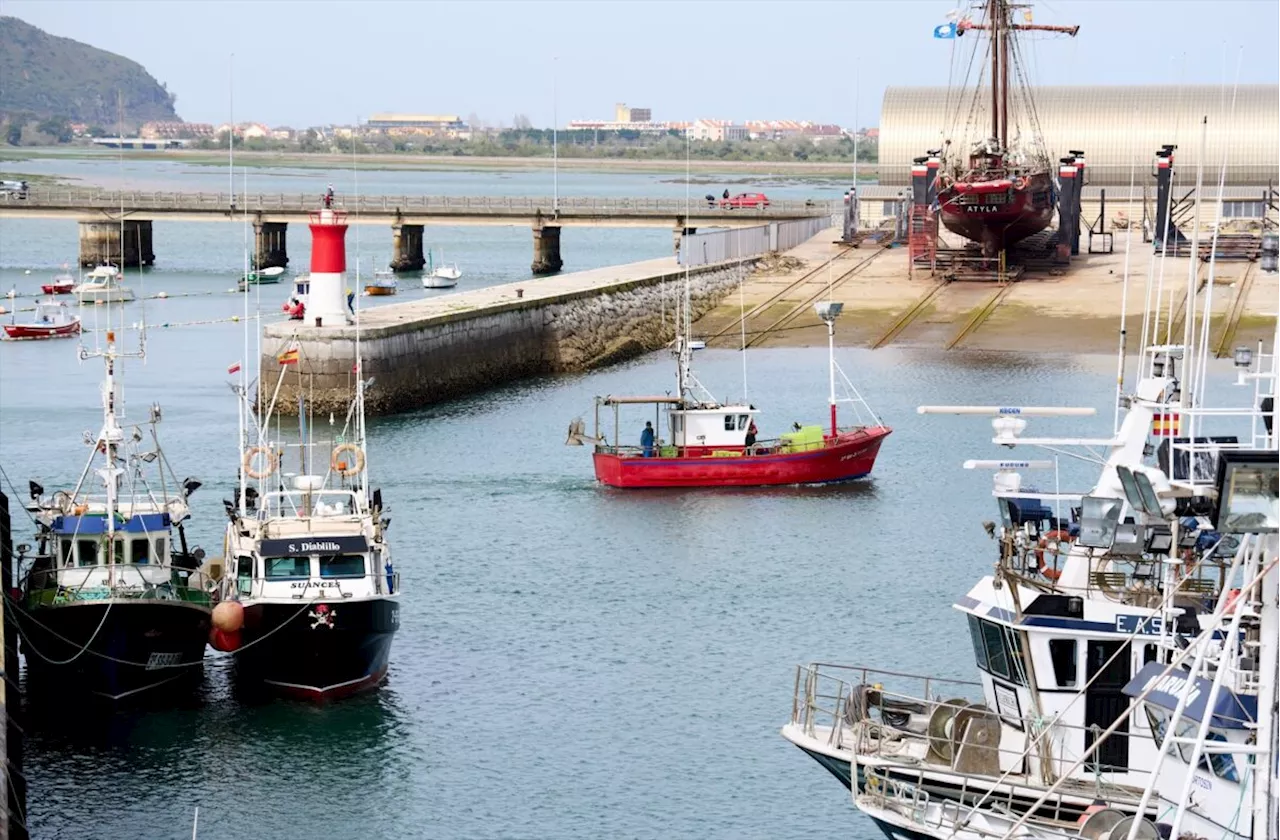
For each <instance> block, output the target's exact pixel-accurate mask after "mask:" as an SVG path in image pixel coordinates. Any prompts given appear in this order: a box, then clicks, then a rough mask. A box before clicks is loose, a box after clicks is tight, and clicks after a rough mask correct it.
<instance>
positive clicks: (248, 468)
mask: <svg viewBox="0 0 1280 840" xmlns="http://www.w3.org/2000/svg"><path fill="white" fill-rule="evenodd" d="M259 455H263V456H265V457H266V459H267V463H266V466H264V467H263V468H262V469H260V470H255V469H254V468H253V462H254V459H255V458H257V457H258V456H259ZM240 465H241V466H242V467H243V468H244V474H245V475H247V476H249V477H250V478H266V477H267V476H269V475H271V474H272V473H273V472H275V471H276V468H277V467H279V466H280V459H279V458H278V457H277V456H276V453H275V450H273V449H272V448H271V447H269V446H251V447H249V448H248V449H246V450H245V451H244V460H243V461H242V462H241V464H240Z"/></svg>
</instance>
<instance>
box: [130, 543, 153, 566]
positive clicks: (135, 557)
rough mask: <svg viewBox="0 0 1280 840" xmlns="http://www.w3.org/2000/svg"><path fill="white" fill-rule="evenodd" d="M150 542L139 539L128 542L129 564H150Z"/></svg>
mask: <svg viewBox="0 0 1280 840" xmlns="http://www.w3.org/2000/svg"><path fill="white" fill-rule="evenodd" d="M150 548H151V540H149V539H147V538H146V537H141V538H139V539H136V540H129V562H130V563H150V562H151V560H150V557H149V556H148V555H149V554H150V553H151V552H150V551H149V550H148V549H150Z"/></svg>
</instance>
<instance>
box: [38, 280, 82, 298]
mask: <svg viewBox="0 0 1280 840" xmlns="http://www.w3.org/2000/svg"><path fill="white" fill-rule="evenodd" d="M75 287H76V284H75V281H72V282H70V283H46V284H44V285H43V286H41V287H40V291H42V292H44V293H45V294H46V295H69V294H71V290H72V289H74V288H75Z"/></svg>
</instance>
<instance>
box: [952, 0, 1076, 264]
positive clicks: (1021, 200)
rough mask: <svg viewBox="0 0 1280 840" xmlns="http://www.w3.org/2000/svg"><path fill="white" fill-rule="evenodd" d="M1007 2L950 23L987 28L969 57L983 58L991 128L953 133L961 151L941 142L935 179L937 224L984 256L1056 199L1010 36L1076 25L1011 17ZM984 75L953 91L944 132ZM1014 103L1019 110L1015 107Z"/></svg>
mask: <svg viewBox="0 0 1280 840" xmlns="http://www.w3.org/2000/svg"><path fill="white" fill-rule="evenodd" d="M1015 8H1018V9H1023V8H1024V7H1023V6H1017V5H1016V4H1013V3H1009V2H1008V0H987V2H986V3H985V4H984V9H983V16H982V19H981V20H980V21H974V20H971V19H970V18H968V17H964V18H961V19H960V20H959V21H957V22H956V23H955V34H956V35H963V34H964V33H966V32H975V33H976V32H985V33H986V34H987V35H988V39H987V40H988V48H987V49H986V50H985V53H984V50H983V48H982V47H981V46H979V45H978V44H977V43H975V48H974V51H973V53H972V55H971V61H973V60H979V61H981V60H982V59H983V58H984V57H985V58H987V59H989V67H990V78H987V79H985V83H986V86H987V88H988V89H989V92H990V96H991V102H990V106H989V108H990V117H991V134H990V135H989V136H988V137H985V138H982V139H980V140H978V141H977V142H976V143H973V142H971V141H970V140H969V139H966V138H963V137H957V140H959V143H960V145H961V146H962V147H963V146H969V151H968V153H967V154H964V153H960V152H956V151H955V150H954V149H953V147H952V146H951V142H952V141H951V140H950V139H948V140H947V141H946V148H945V149H944V150H942V154H943V161H942V166H941V168H940V170H939V174H938V183H937V187H938V198H937V201H938V212H939V215H940V216H941V219H942V223H943V225H945V226H946V228H947V230H950V231H952V232H953V233H956V234H959V235H960V236H963V237H964V238H966V239H969V240H972V241H974V242H977V243H979V244H980V245H981V246H982V253H983V256H984V257H988V258H994V257H996V256H998V255H999V254H1000V253H1001V252H1002V251H1004V250H1005V249H1006V248H1008V247H1009V246H1011V245H1013V244H1014V243H1016V242H1019V241H1021V240H1023V239H1026V238H1027V237H1028V236H1031V235H1032V234H1035V233H1038V232H1040V231H1042V230H1044V229H1045V228H1046V227H1048V226H1049V224H1050V223H1051V222H1052V221H1053V215H1054V211H1055V209H1056V207H1057V203H1058V194H1057V190H1056V188H1055V186H1054V174H1055V169H1054V167H1053V165H1052V162H1051V160H1050V158H1049V153H1048V150H1047V149H1046V147H1045V143H1044V137H1043V135H1042V134H1041V133H1040V129H1039V123H1038V121H1037V119H1036V117H1035V110H1034V95H1033V93H1032V91H1031V90H1029V89H1026V88H1025V84H1024V81H1025V79H1026V74H1025V73H1024V71H1023V70H1022V68H1020V67H1019V66H1017V65H1015V63H1014V62H1016V61H1017V60H1018V59H1019V57H1020V56H1022V55H1024V52H1023V49H1022V47H1021V46H1020V45H1019V44H1018V43H1016V42H1015V40H1016V39H1017V38H1018V36H1019V34H1020V33H1023V32H1053V33H1062V34H1066V35H1070V36H1073V37H1074V36H1075V34H1076V33H1077V32H1078V31H1079V29H1080V27H1078V26H1048V25H1043V24H1034V23H1031V22H1030V13H1029V12H1027V14H1026V19H1025V20H1026V22H1023V23H1015V22H1014V21H1013V10H1014V9H1015ZM972 40H974V41H975V42H977V41H978V39H977V38H974V39H972ZM984 76H985V74H984V73H982V72H981V71H980V72H979V78H980V81H979V83H978V85H977V86H976V87H975V88H974V89H973V90H972V91H971V92H970V95H969V96H967V97H966V96H963V95H962V96H959V97H958V98H957V107H956V109H955V110H954V112H952V113H949V115H948V118H949V121H951V122H952V125H950V126H949V127H948V129H947V131H948V132H963V131H965V130H966V129H967V128H968V126H969V122H970V121H969V118H970V116H971V115H973V114H974V113H977V112H979V110H980V108H981V105H980V101H979V100H980V97H981V96H982V95H983V93H984V91H983V90H982V87H983V77H984ZM1011 76H1012V77H1013V81H1012V82H1011V81H1010V77H1011ZM1011 84H1014V85H1021V86H1023V88H1024V89H1022V90H1019V91H1017V92H1016V93H1015V95H1014V96H1013V97H1012V104H1011V97H1010V91H1009V88H1010V85H1011ZM1015 108H1017V109H1021V110H1022V113H1021V114H1018V113H1015ZM1011 129H1012V130H1011ZM1024 131H1026V134H1024V133H1023V132H1024ZM1011 136H1012V140H1011Z"/></svg>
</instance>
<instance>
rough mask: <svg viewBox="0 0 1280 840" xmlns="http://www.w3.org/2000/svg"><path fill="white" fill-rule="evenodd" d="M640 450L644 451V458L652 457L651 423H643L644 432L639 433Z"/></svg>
mask: <svg viewBox="0 0 1280 840" xmlns="http://www.w3.org/2000/svg"><path fill="white" fill-rule="evenodd" d="M640 448H641V449H643V450H644V457H646V458H652V457H653V423H652V422H650V421H648V420H646V421H645V423H644V431H643V432H641V433H640Z"/></svg>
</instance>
